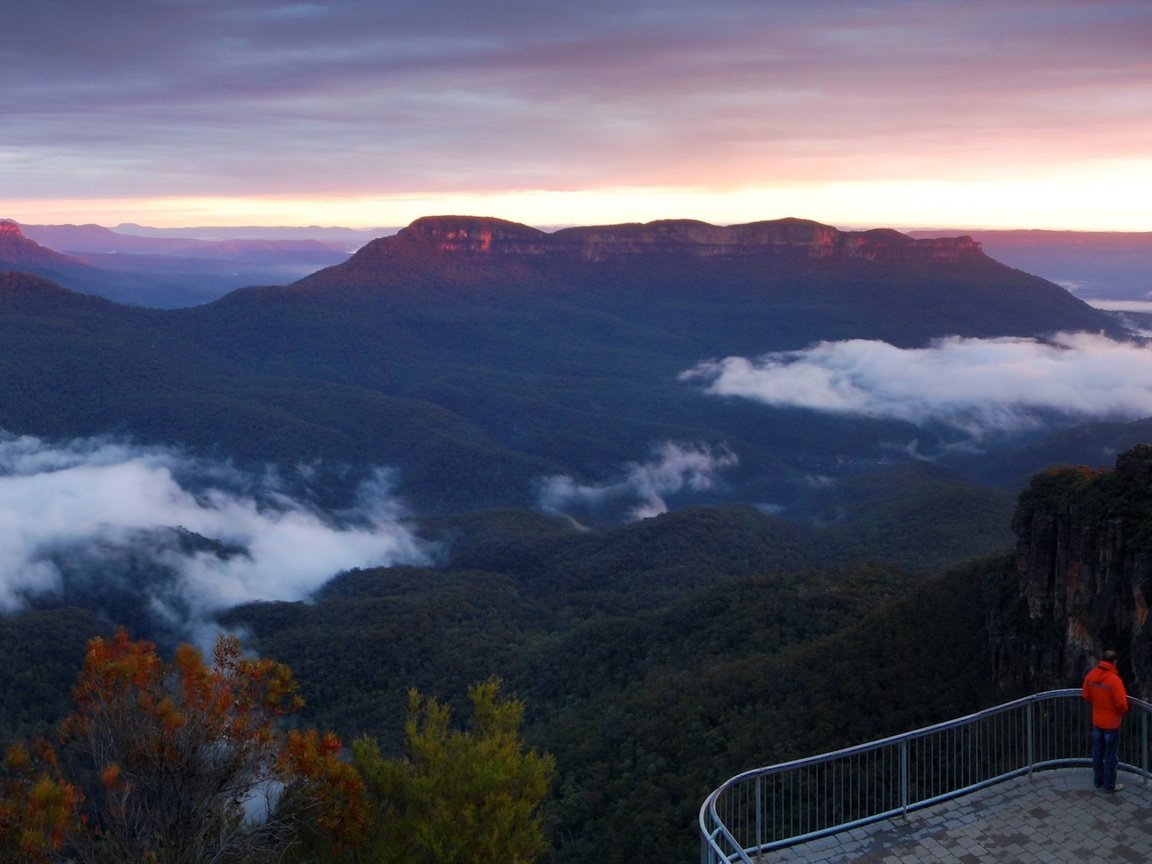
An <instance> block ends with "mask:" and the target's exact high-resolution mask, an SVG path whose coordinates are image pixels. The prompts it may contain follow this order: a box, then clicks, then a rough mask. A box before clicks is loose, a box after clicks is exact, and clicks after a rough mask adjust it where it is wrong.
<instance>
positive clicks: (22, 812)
mask: <svg viewBox="0 0 1152 864" xmlns="http://www.w3.org/2000/svg"><path fill="white" fill-rule="evenodd" d="M2 769H3V773H2V774H0V864H9V862H11V864H17V862H19V864H41V862H48V861H51V860H52V855H53V853H55V852H57V851H58V850H59V849H61V848H62V847H63V846H64V844H65V843H66V842H67V841H68V839H69V838H70V837H72V836H73V835H75V834H76V833H77V832H78V831H79V830H80V829H81V827H82V823H81V820H80V817H79V815H78V814H79V807H80V801H81V797H82V796H81V794H80V791H79V790H78V789H77V788H76V787H75V786H73V785H72V784H71V783H69V782H67V781H66V780H64V778H63V777H62V776H61V774H60V769H59V766H58V765H57V762H56V754H55V752H54V751H53V750H52V748H51V746H50V745H49V744H48V743H47V742H45V741H37V742H34V743H33V744H32V745H31V749H29V748H28V747H27V746H25V745H24V744H19V743H18V744H12V745H11V746H9V748H8V750H7V752H6V753H5V754H4V761H3V765H2Z"/></svg>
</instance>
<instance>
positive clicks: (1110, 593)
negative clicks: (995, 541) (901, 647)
mask: <svg viewBox="0 0 1152 864" xmlns="http://www.w3.org/2000/svg"><path fill="white" fill-rule="evenodd" d="M1012 527H1013V530H1014V531H1015V533H1016V535H1017V538H1018V541H1017V548H1016V555H1015V567H1014V572H1013V573H1011V574H1006V579H1007V580H1008V581H1009V582H1013V583H1014V587H1015V592H1014V595H1015V596H1011V592H1010V594H1009V595H1008V596H1006V598H1005V599H1006V600H1007V602H1002V603H1000V604H998V605H996V606H995V607H994V610H993V613H992V617H991V621H990V623H991V630H992V636H993V643H994V653H995V655H996V657H997V663H998V669H999V675H1000V678H1001V681H1002V683H1006V684H1012V685H1017V686H1022V687H1024V688H1026V689H1035V688H1043V687H1068V686H1078V685H1079V682H1080V677H1081V676H1082V675H1083V674H1084V672H1085V671H1086V670H1087V668H1088V666H1089V664H1090V663H1091V662H1093V658H1098V657H1099V655H1100V652H1101V651H1103V650H1104V649H1106V648H1109V647H1112V648H1115V649H1116V650H1117V651H1119V652H1120V655H1121V672H1122V673H1123V674H1124V677H1125V680H1126V681H1127V682H1128V684H1129V689H1130V690H1131V691H1132V692H1133V693H1134V694H1135V695H1139V696H1141V697H1142V698H1148V697H1149V696H1150V695H1152V626H1150V622H1149V614H1148V612H1149V603H1150V602H1152V445H1140V446H1138V447H1135V448H1133V449H1131V450H1128V451H1126V452H1124V453H1122V454H1121V455H1120V456H1119V457H1118V459H1117V460H1116V466H1115V468H1114V469H1112V470H1101V469H1097V470H1089V469H1087V468H1058V469H1053V470H1050V471H1046V472H1044V473H1042V474H1039V475H1037V476H1036V477H1034V478H1033V479H1032V483H1031V485H1030V487H1029V488H1028V490H1027V491H1026V492H1025V493H1023V494H1022V495H1021V496H1020V501H1019V504H1018V507H1017V510H1016V515H1015V518H1014V519H1013V526H1012Z"/></svg>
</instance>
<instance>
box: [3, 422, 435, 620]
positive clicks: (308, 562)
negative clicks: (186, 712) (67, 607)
mask: <svg viewBox="0 0 1152 864" xmlns="http://www.w3.org/2000/svg"><path fill="white" fill-rule="evenodd" d="M305 473H306V472H305ZM296 479H299V478H296ZM282 481H283V478H281V477H279V476H278V475H277V474H276V473H275V472H272V471H267V472H257V473H253V472H245V471H241V470H239V469H237V468H235V467H234V466H232V465H230V464H226V463H220V462H208V461H205V460H202V459H196V458H193V457H192V456H190V455H189V454H187V453H184V452H182V451H179V450H175V449H169V448H160V447H141V446H135V445H133V444H131V443H126V442H122V441H112V440H108V439H102V438H89V439H78V440H72V441H67V442H55V443H54V442H48V441H45V440H42V439H39V438H35V437H32V436H19V437H17V436H12V435H0V608H3V609H5V610H9V611H11V610H15V609H19V608H21V607H22V606H23V605H25V604H26V603H27V602H29V601H30V600H33V599H35V598H37V597H42V596H44V595H49V596H50V595H53V594H56V595H59V594H60V592H62V591H63V590H64V580H63V578H62V572H63V571H62V568H61V565H60V562H61V561H64V560H69V561H76V560H81V561H83V562H86V565H90V566H85V567H84V568H83V570H84V577H83V578H85V579H86V580H91V581H92V583H93V584H92V585H91V586H89V587H90V588H91V589H92V590H94V591H97V592H99V591H100V589H101V586H100V585H99V580H100V579H101V574H100V566H99V564H100V561H101V560H111V559H112V558H113V557H115V556H116V555H122V554H128V553H131V554H136V553H135V552H133V551H132V550H133V548H134V547H136V546H139V547H141V548H143V549H144V550H145V551H144V552H143V553H141V554H143V555H144V556H145V561H146V562H147V561H152V563H154V564H155V565H156V566H157V568H158V569H164V570H165V571H167V572H168V573H169V574H170V575H169V578H166V579H164V578H156V579H155V580H154V581H151V582H145V587H144V589H143V590H145V591H147V592H148V594H149V596H148V597H146V598H144V599H145V600H146V602H147V605H148V606H149V608H150V610H151V612H152V613H154V614H155V615H156V616H157V618H158V619H162V620H164V621H165V623H166V624H167V625H168V626H170V627H173V628H174V629H176V630H177V631H178V632H184V633H191V632H192V631H193V630H195V629H196V628H198V627H200V626H201V625H202V624H203V623H204V622H205V621H206V620H208V619H209V618H210V617H211V616H212V614H213V613H216V612H219V611H220V610H222V609H226V608H230V607H232V606H235V605H237V604H239V603H245V602H251V601H257V600H299V599H302V598H305V597H307V596H308V595H309V594H310V593H312V592H313V591H315V590H316V589H317V588H318V587H320V586H321V585H322V584H323V583H324V582H326V581H327V580H328V579H330V578H331V577H332V576H333V575H334V574H336V573H337V572H339V571H341V570H346V569H350V568H354V567H369V566H385V565H392V564H399V563H423V562H424V561H425V560H426V556H425V552H424V550H423V549H422V548H421V545H420V544H419V542H418V541H417V540H416V539H415V538H414V537H413V536H412V535H411V534H410V533H409V531H408V530H407V529H406V528H405V527H404V526H403V525H402V524H401V523H400V521H399V517H400V515H401V508H400V506H399V504H398V502H397V501H396V500H395V498H394V497H393V496H392V495H391V494H390V492H389V487H388V483H387V475H386V474H385V473H383V472H376V473H374V474H372V475H371V476H370V477H368V478H367V479H366V480H365V481H364V482H363V483H362V484H361V485H360V487H359V494H358V495H357V496H356V500H355V501H354V502H353V504H352V505H350V506H349V508H348V509H346V510H343V511H341V512H339V513H331V512H325V511H323V510H322V509H320V508H318V507H317V506H315V505H314V504H310V503H306V502H305V501H304V500H301V499H300V497H297V496H296V495H295V494H293V493H290V492H288V491H286V490H287V488H288V487H287V484H285V483H284V482H282ZM294 488H295V487H294ZM174 536H175V537H177V538H187V537H194V538H196V541H197V542H194V543H189V542H184V541H183V540H181V541H180V542H174V541H172V540H171V539H162V540H160V541H156V540H155V539H154V538H156V537H161V538H171V537H174ZM221 550H224V551H223V552H221ZM148 556H151V557H150V558H149V557H148ZM173 574H174V575H173ZM62 599H64V600H66V599H67V598H62Z"/></svg>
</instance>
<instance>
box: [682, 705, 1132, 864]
mask: <svg viewBox="0 0 1152 864" xmlns="http://www.w3.org/2000/svg"><path fill="white" fill-rule="evenodd" d="M1128 704H1129V717H1130V718H1131V719H1129V720H1128V721H1127V722H1126V724H1125V728H1126V730H1127V729H1131V728H1132V726H1137V732H1136V734H1132V733H1128V734H1125V735H1122V736H1121V752H1120V768H1121V769H1122V770H1124V771H1128V772H1131V773H1134V774H1137V775H1139V776H1141V777H1143V778H1144V779H1145V780H1147V779H1150V778H1152V766H1150V765H1149V746H1148V743H1149V727H1150V725H1152V704H1149V703H1148V702H1144V701H1142V700H1140V699H1134V698H1131V697H1129V699H1128ZM1133 720H1135V721H1136V722H1135V723H1134V722H1133ZM1090 726H1091V718H1090V714H1089V712H1088V706H1087V704H1086V703H1084V701H1083V700H1082V699H1081V696H1080V690H1079V689H1078V688H1077V689H1066V690H1048V691H1045V692H1043V693H1036V694H1033V695H1031V696H1025V697H1024V698H1022V699H1016V700H1014V701H1012V702H1006V703H1004V704H1003V705H997V706H994V707H992V708H986V709H984V710H983V711H977V712H976V713H974V714H969V715H967V716H964V717H958V718H956V719H954V720H947V721H945V722H943V723H937V724H935V725H933V726H925V727H923V728H921V729H916V730H914V731H912V732H905V733H903V734H900V735H893V736H890V737H888V738H881V739H879V740H876V741H870V742H868V743H866V744H858V745H855V746H853V747H846V748H843V749H841V750H836V751H833V752H830V753H821V754H819V755H817V756H809V757H805V758H803V759H794V760H792V761H790V762H782V763H779V764H777V765H769V766H766V767H764V768H755V769H752V770H750V771H745V772H743V773H741V774H737V775H736V776H734V777H731V778H729V779H728V780H726V781H724V783H722V784H721V785H720V786H719V787H717V788H716V789H715V791H713V792H712V794H711V795H709V796H708V797H707V798H706V799H705V801H704V803H703V804H702V805H701V807H700V815H699V827H700V836H701V862H702V864H720V862H724V864H732V862H736V861H741V862H743V864H753V862H752V859H751V856H752V855H760V854H762V853H764V852H768V851H771V850H773V849H780V848H783V847H785V846H791V845H794V844H797V843H802V842H806V841H808V840H813V839H816V838H818V837H824V836H828V835H830V834H835V833H838V832H840V831H846V830H849V829H851V828H856V827H859V826H862V825H867V824H869V823H871V822H876V821H879V820H881V819H886V818H890V817H892V816H897V815H901V814H906V813H908V812H910V811H913V810H918V809H921V808H923V807H928V806H930V805H932V804H937V803H940V802H942V801H946V800H949V799H951V798H956V797H959V796H961V795H965V794H968V793H970V792H974V791H976V790H978V789H983V788H985V787H987V786H991V785H993V784H995V783H1002V782H1004V781H1005V780H1009V779H1011V778H1013V777H1019V776H1021V775H1024V774H1030V773H1031V772H1033V771H1037V770H1044V769H1049V768H1059V767H1066V766H1071V765H1088V764H1090V759H1089V758H1088V757H1087V756H1086V755H1085V753H1086V749H1085V748H1086V743H1085V742H1086V740H1087V736H1088V730H1089V729H1090Z"/></svg>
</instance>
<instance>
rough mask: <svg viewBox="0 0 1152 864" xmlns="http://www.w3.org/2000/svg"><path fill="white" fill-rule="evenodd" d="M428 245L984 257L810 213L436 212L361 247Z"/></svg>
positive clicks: (537, 251) (602, 254)
mask: <svg viewBox="0 0 1152 864" xmlns="http://www.w3.org/2000/svg"><path fill="white" fill-rule="evenodd" d="M409 245H412V246H421V245H427V246H430V247H431V248H433V249H435V250H436V251H438V252H441V253H450V254H458V255H482V256H501V255H529V256H540V255H559V256H571V257H575V258H577V259H580V260H584V261H604V260H608V259H611V258H615V257H619V256H625V255H646V256H650V255H687V256H691V257H735V256H741V257H749V256H758V257H764V256H776V257H787V258H806V259H859V260H866V261H896V260H923V261H956V260H961V259H964V258H971V259H975V258H979V257H982V256H981V252H980V244H978V243H976V242H975V241H973V240H972V239H971V238H970V237H954V238H933V239H930V240H916V239H913V238H912V237H909V236H907V235H905V234H901V233H899V232H898V231H892V230H888V229H877V230H873V231H839V230H837V229H836V228H833V227H831V226H829V225H822V224H820V223H819V222H812V221H809V220H805V219H777V220H772V221H765V222H752V223H749V224H746V225H730V226H717V225H710V224H708V223H706V222H698V221H694V220H688V219H668V220H661V221H657V222H649V223H646V224H626V225H607V226H598V227H581V228H564V229H561V230H559V231H555V232H553V233H551V234H549V233H545V232H543V231H540V230H538V229H535V228H531V227H529V226H527V225H521V224H518V223H515V222H507V221H504V220H502V219H492V218H483V217H468V216H433V217H425V218H423V219H418V220H416V221H415V222H413V223H412V224H411V225H409V226H408V227H407V228H405V229H403V230H401V231H400V232H399V233H398V234H397V235H395V236H394V237H389V238H383V239H381V240H376V241H374V242H373V243H371V244H369V245H368V247H366V248H365V249H364V250H363V252H362V255H363V256H364V257H366V258H368V257H381V258H388V257H391V256H394V255H401V254H403V251H402V250H404V249H405V247H407V246H409Z"/></svg>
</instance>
